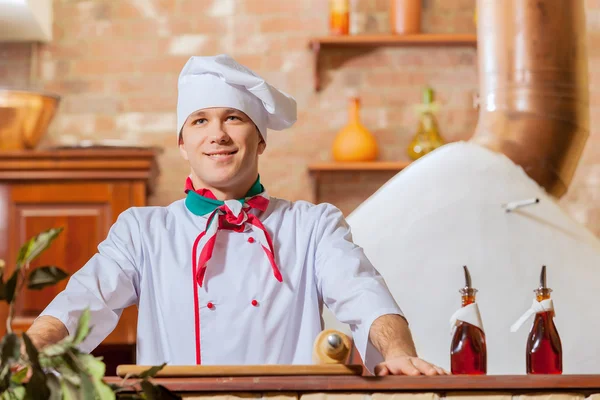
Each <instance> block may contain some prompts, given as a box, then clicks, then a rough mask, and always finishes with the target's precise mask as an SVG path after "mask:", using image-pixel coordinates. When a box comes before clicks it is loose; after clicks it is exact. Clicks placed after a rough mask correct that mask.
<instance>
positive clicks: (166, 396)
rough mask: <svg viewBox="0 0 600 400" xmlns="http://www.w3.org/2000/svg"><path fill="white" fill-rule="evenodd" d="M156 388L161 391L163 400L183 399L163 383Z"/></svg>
mask: <svg viewBox="0 0 600 400" xmlns="http://www.w3.org/2000/svg"><path fill="white" fill-rule="evenodd" d="M156 388H157V389H158V391H159V393H160V397H159V398H160V399H161V400H182V397H181V396H179V395H177V394H175V393H173V392H171V391H170V390H169V389H167V388H166V387H164V386H163V385H157V386H156Z"/></svg>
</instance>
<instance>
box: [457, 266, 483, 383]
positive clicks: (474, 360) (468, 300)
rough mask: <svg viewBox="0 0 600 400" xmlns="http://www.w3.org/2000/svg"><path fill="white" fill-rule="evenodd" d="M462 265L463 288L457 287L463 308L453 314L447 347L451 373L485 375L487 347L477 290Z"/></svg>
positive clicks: (467, 271)
mask: <svg viewBox="0 0 600 400" xmlns="http://www.w3.org/2000/svg"><path fill="white" fill-rule="evenodd" d="M463 268H464V272H465V287H464V288H462V289H461V290H460V294H461V295H462V307H461V309H460V310H459V311H458V312H457V313H456V314H455V316H454V317H453V320H456V322H455V326H454V333H453V335H452V344H451V346H450V370H451V372H452V374H454V375H485V374H486V373H487V347H486V342H485V333H484V332H483V326H482V323H481V317H480V315H479V308H478V306H477V303H476V302H475V295H476V293H477V289H475V288H473V286H472V284H471V275H470V274H469V270H468V269H467V267H466V266H464V267H463ZM469 308H470V309H469ZM478 325H479V326H478Z"/></svg>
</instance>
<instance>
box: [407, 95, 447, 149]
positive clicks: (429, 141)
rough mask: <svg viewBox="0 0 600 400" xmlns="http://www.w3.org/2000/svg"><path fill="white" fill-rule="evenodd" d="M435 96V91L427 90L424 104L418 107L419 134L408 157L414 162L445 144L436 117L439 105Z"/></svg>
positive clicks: (416, 135) (412, 142) (410, 147)
mask: <svg viewBox="0 0 600 400" xmlns="http://www.w3.org/2000/svg"><path fill="white" fill-rule="evenodd" d="M433 96H434V95H433V89H431V88H425V89H424V90H423V103H422V104H419V105H418V110H419V125H418V127H417V133H416V134H415V136H414V138H413V140H412V141H411V142H410V144H409V146H408V155H409V157H410V158H412V159H413V160H417V159H418V158H420V157H423V156H424V155H425V154H427V153H429V152H431V151H433V150H435V149H437V148H438V147H440V146H442V145H444V144H445V142H444V139H443V138H442V137H441V136H440V133H439V128H438V123H437V121H436V119H435V116H434V112H435V110H436V109H437V105H436V103H435V102H434V98H433Z"/></svg>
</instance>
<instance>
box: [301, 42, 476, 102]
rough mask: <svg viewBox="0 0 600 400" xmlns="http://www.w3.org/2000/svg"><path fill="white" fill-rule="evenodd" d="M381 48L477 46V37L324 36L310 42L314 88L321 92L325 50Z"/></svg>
mask: <svg viewBox="0 0 600 400" xmlns="http://www.w3.org/2000/svg"><path fill="white" fill-rule="evenodd" d="M381 46H472V47H475V46H477V35H474V34H456V33H452V34H446V33H420V34H415V35H347V36H324V37H317V38H313V39H311V40H310V48H311V50H312V51H313V55H314V87H315V90H316V91H319V90H321V79H320V76H319V70H320V66H321V63H320V55H321V51H322V50H324V49H325V48H329V47H331V48H333V47H337V48H340V47H345V48H348V47H381Z"/></svg>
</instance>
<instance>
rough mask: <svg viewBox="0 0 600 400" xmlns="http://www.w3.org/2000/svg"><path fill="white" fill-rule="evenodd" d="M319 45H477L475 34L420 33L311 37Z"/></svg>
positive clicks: (313, 43) (313, 42) (312, 42)
mask: <svg viewBox="0 0 600 400" xmlns="http://www.w3.org/2000/svg"><path fill="white" fill-rule="evenodd" d="M315 44H318V45H320V46H338V47H339V46H411V45H415V46H425V45H430V46H452V45H454V46H477V35H475V34H467V33H465V34H462V33H461V34H456V33H453V34H447V33H421V34H417V35H348V36H324V37H317V38H313V39H311V47H312V46H314V45H315Z"/></svg>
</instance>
